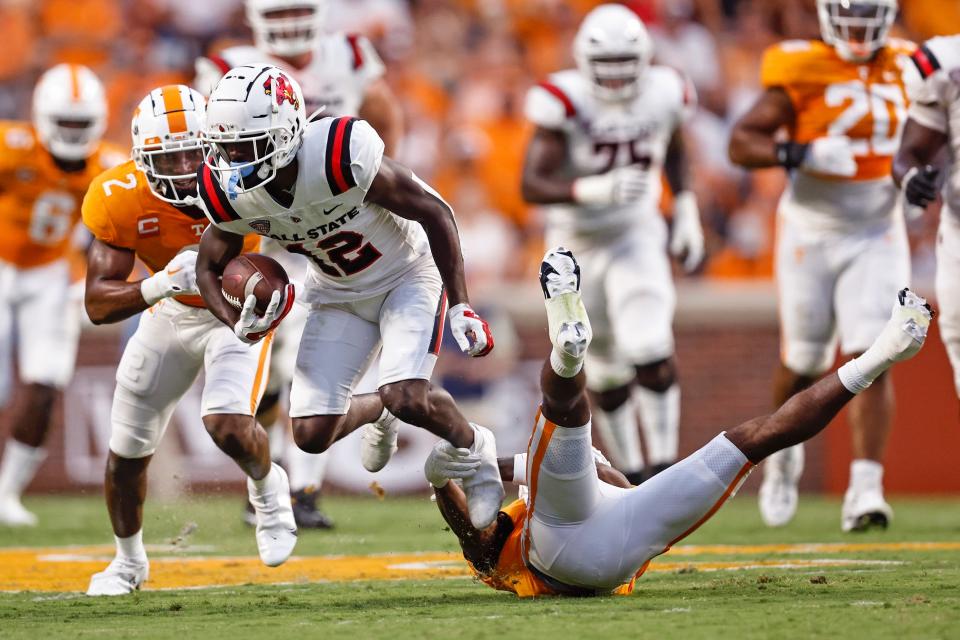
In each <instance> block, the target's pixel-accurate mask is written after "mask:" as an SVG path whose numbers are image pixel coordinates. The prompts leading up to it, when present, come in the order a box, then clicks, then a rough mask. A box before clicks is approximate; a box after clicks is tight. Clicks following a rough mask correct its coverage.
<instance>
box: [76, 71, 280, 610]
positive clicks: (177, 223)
mask: <svg viewBox="0 0 960 640" xmlns="http://www.w3.org/2000/svg"><path fill="white" fill-rule="evenodd" d="M204 103H205V100H204V98H203V96H201V95H200V94H199V93H198V92H196V91H194V90H192V89H190V88H188V87H186V86H183V85H168V86H164V87H160V88H158V89H154V90H153V91H151V92H150V93H149V94H148V95H147V96H146V97H145V98H144V99H143V100H142V101H141V103H140V106H139V107H138V108H137V110H136V111H135V112H134V116H133V122H132V125H131V132H132V137H133V158H134V159H133V160H131V161H129V162H127V163H125V164H122V165H120V166H118V167H115V168H114V169H111V170H110V171H107V172H105V173H103V174H102V175H100V176H99V177H98V178H97V179H96V180H95V181H94V182H93V184H92V185H91V186H90V191H89V192H88V194H87V197H86V198H85V199H84V202H83V221H84V223H85V224H86V225H87V227H88V228H89V229H90V231H91V232H92V233H93V235H94V238H95V239H94V241H93V244H92V245H91V247H90V251H89V256H88V270H87V290H86V307H87V313H88V314H89V316H90V319H91V320H92V321H93V322H94V323H96V324H102V323H111V322H118V321H120V320H123V319H126V318H129V317H131V316H133V315H136V314H138V313H140V312H142V311H144V310H147V309H149V311H148V312H147V313H144V314H143V315H141V317H140V326H139V327H138V328H137V331H136V333H135V334H134V335H133V337H132V338H131V339H130V341H129V342H128V343H127V346H126V348H125V349H124V353H123V356H122V358H121V360H120V364H119V365H118V367H117V386H116V390H115V391H114V396H113V409H112V411H111V430H110V431H111V433H110V454H109V456H108V458H107V470H106V479H105V485H106V486H105V492H106V499H107V510H108V511H109V513H110V522H111V525H112V526H113V532H114V536H115V538H116V545H117V553H116V557H115V558H114V560H113V561H112V562H111V563H110V565H109V566H108V567H107V568H106V569H105V570H104V571H102V572H100V573H97V574H96V575H94V576H93V578H92V579H91V580H90V587H89V589H88V591H87V593H88V595H121V594H124V593H129V592H131V591H132V590H134V589H138V588H139V587H140V585H141V584H142V583H143V581H144V580H146V579H147V576H148V573H149V564H148V561H147V555H146V550H145V548H144V546H143V503H144V500H145V498H146V491H147V466H148V465H149V464H150V460H151V458H152V457H153V453H154V451H156V448H157V445H158V443H159V442H160V439H161V438H162V437H163V433H164V431H165V430H166V427H167V424H168V423H169V421H170V417H171V414H172V413H173V410H174V408H175V407H176V405H177V403H178V402H179V401H180V399H181V398H182V397H183V395H184V394H185V393H186V392H187V390H188V389H189V388H190V386H191V385H192V384H193V381H194V380H195V379H196V377H197V374H198V373H199V372H200V371H201V370H203V372H204V385H203V396H202V399H201V407H202V416H203V424H204V426H205V427H206V429H207V432H208V433H209V434H210V436H211V437H212V438H213V441H214V442H215V443H216V444H217V446H218V447H219V448H220V449H221V450H222V451H223V452H224V453H226V454H227V455H229V456H230V457H232V458H233V459H234V460H235V461H236V463H237V465H238V466H239V467H240V468H241V469H242V470H243V472H244V473H245V474H246V475H247V490H248V494H249V499H250V502H251V504H252V505H253V506H254V507H255V509H256V519H257V534H256V537H257V546H258V549H259V551H260V558H261V560H262V561H263V562H264V564H267V565H269V566H276V565H278V564H281V563H282V562H284V561H285V560H286V559H287V557H288V556H289V555H290V553H291V552H292V551H293V547H294V544H295V543H296V525H295V524H294V519H293V512H292V508H291V504H290V493H289V491H290V489H289V485H288V483H287V476H286V474H285V473H284V471H283V469H282V468H280V467H279V466H277V465H275V464H272V463H271V461H270V452H269V446H268V442H267V434H266V432H264V430H263V428H262V427H260V426H259V425H258V424H257V422H256V419H255V418H254V415H255V413H256V409H257V403H258V402H259V401H260V395H261V394H262V393H263V388H264V385H265V383H266V382H265V379H264V378H265V377H266V374H267V368H268V366H269V358H270V340H269V339H267V340H264V341H263V342H261V343H259V344H256V345H250V344H245V343H243V342H241V341H240V340H239V339H238V338H237V337H236V336H234V335H233V332H232V331H231V330H230V329H229V328H227V327H224V326H223V325H222V324H221V323H220V321H219V320H217V319H216V318H215V317H214V316H213V314H211V313H210V312H209V311H208V310H207V309H206V308H205V307H204V304H203V300H202V299H201V298H200V297H199V296H198V295H197V294H198V291H197V287H196V275H195V268H196V257H197V253H196V251H195V250H194V249H195V248H196V246H197V243H198V242H199V241H200V236H201V235H202V234H203V231H204V229H206V228H207V225H208V224H209V223H208V222H207V218H206V216H205V215H204V213H203V211H202V210H201V209H200V208H199V207H198V205H199V202H200V201H199V199H198V198H197V196H196V190H197V184H196V180H197V178H196V176H197V170H198V169H199V167H200V166H201V165H202V163H203V155H202V151H201V145H200V137H199V136H200V131H201V129H202V127H203V125H204V121H205V119H204V113H205V104H204ZM241 242H242V244H243V250H244V251H255V250H256V249H257V247H258V245H259V237H258V236H256V235H255V234H250V235H248V236H247V237H246V238H245V239H242V240H241ZM137 258H139V259H140V260H142V261H143V263H144V264H146V265H147V267H148V268H149V269H150V271H151V272H152V273H153V275H151V276H150V277H149V278H146V279H145V280H140V281H132V282H131V281H129V277H130V274H131V273H132V272H133V268H134V262H135V260H136V259H137Z"/></svg>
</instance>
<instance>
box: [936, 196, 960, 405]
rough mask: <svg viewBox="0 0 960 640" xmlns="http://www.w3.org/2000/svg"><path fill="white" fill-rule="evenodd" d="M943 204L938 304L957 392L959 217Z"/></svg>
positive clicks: (959, 361)
mask: <svg viewBox="0 0 960 640" xmlns="http://www.w3.org/2000/svg"><path fill="white" fill-rule="evenodd" d="M957 215H958V214H957V213H954V212H952V211H950V210H948V209H947V208H946V207H944V209H943V211H942V212H941V214H940V232H939V235H938V238H937V282H936V289H937V304H938V305H939V306H940V316H939V317H938V318H937V322H939V323H940V336H941V337H942V339H943V344H944V345H945V346H946V347H947V355H949V356H950V364H951V366H952V367H953V383H954V385H955V386H956V389H957V396H960V219H958V218H957Z"/></svg>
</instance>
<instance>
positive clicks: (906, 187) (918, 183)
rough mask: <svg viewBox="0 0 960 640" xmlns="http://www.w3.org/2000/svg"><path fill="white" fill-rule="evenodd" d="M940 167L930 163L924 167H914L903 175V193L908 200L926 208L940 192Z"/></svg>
mask: <svg viewBox="0 0 960 640" xmlns="http://www.w3.org/2000/svg"><path fill="white" fill-rule="evenodd" d="M939 176H940V169H937V168H935V167H932V166H930V165H929V164H928V165H927V166H925V167H923V168H922V169H921V168H919V167H914V168H912V169H910V171H908V172H907V175H905V176H904V177H903V194H904V196H905V197H906V198H907V202H909V203H910V204H912V205H915V206H917V207H923V208H926V207H927V205H928V204H930V203H931V202H933V201H934V200H936V199H937V196H938V195H939V194H940V184H939V180H938V178H939Z"/></svg>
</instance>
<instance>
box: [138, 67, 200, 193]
mask: <svg viewBox="0 0 960 640" xmlns="http://www.w3.org/2000/svg"><path fill="white" fill-rule="evenodd" d="M205 103H206V101H205V100H204V98H203V96H202V95H200V93H199V92H197V91H194V90H193V89H191V88H190V87H186V86H184V85H182V84H171V85H167V86H165V87H158V88H157V89H154V90H153V91H151V92H150V93H148V94H147V95H146V97H144V99H143V100H141V101H140V105H139V106H137V109H136V111H134V112H133V121H132V122H131V123H130V133H131V136H132V137H133V161H134V163H135V164H136V165H137V168H138V169H139V170H140V171H142V172H143V173H144V175H146V176H147V184H148V185H149V186H150V191H152V192H153V195H155V196H156V197H158V198H160V199H161V200H163V201H164V202H169V203H170V204H174V205H189V204H194V203H195V202H196V200H197V193H196V191H197V170H198V169H199V168H200V165H201V163H202V162H203V150H202V148H201V143H200V132H201V131H202V130H203V125H204V122H205V120H206V104H205Z"/></svg>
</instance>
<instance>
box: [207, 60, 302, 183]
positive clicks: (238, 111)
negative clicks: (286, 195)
mask: <svg viewBox="0 0 960 640" xmlns="http://www.w3.org/2000/svg"><path fill="white" fill-rule="evenodd" d="M306 121H307V117H306V112H305V107H304V104H303V92H302V91H301V90H300V85H299V84H297V81H296V80H294V79H293V78H291V77H290V76H289V75H287V74H286V73H284V72H283V71H281V70H280V69H278V68H277V67H274V66H271V65H254V66H241V67H235V68H233V69H231V70H230V71H228V72H227V74H226V75H225V76H223V78H221V79H220V82H218V83H217V86H216V87H214V89H213V92H212V93H211V94H210V99H209V100H208V102H207V124H206V127H204V129H203V134H202V135H201V139H202V140H203V143H204V162H206V164H207V166H208V167H210V169H211V171H213V172H215V173H216V174H218V175H223V174H228V175H229V180H228V183H227V188H226V191H227V194H228V195H229V196H230V197H231V198H236V197H237V194H239V193H243V192H244V191H251V190H253V189H259V188H260V187H262V186H264V185H265V184H267V183H269V182H270V181H271V180H273V179H274V178H275V177H276V175H277V170H278V169H280V168H281V167H285V166H287V165H288V164H290V162H291V161H292V160H293V159H294V157H296V155H297V151H299V150H300V145H301V143H302V142H303V130H304V127H305V126H306Z"/></svg>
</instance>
